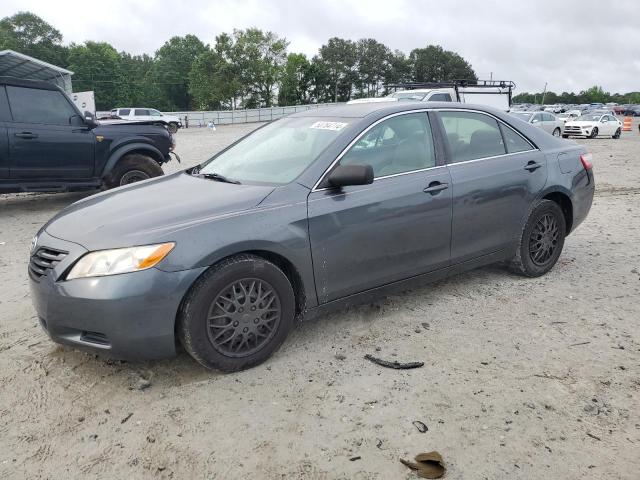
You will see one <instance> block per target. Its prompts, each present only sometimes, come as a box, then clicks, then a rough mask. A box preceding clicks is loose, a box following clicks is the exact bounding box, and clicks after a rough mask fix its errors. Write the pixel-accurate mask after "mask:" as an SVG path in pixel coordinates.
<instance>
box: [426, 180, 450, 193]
mask: <svg viewBox="0 0 640 480" xmlns="http://www.w3.org/2000/svg"><path fill="white" fill-rule="evenodd" d="M447 188H449V184H448V183H441V182H431V183H430V184H429V186H428V187H427V188H425V189H424V190H423V192H425V193H430V194H431V195H437V194H438V193H439V192H441V191H442V190H446V189H447Z"/></svg>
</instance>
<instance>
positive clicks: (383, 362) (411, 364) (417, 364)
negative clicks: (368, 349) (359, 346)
mask: <svg viewBox="0 0 640 480" xmlns="http://www.w3.org/2000/svg"><path fill="white" fill-rule="evenodd" d="M364 358H366V359H367V360H369V361H370V362H373V363H376V364H378V365H380V366H382V367H386V368H395V369H396V370H408V369H411V368H420V367H422V366H424V362H408V363H400V362H398V361H393V362H390V361H388V360H382V359H381V358H376V357H374V356H373V355H369V354H366V355H365V356H364Z"/></svg>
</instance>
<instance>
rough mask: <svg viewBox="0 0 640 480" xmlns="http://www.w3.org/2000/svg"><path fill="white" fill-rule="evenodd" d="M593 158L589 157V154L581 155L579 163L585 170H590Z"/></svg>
mask: <svg viewBox="0 0 640 480" xmlns="http://www.w3.org/2000/svg"><path fill="white" fill-rule="evenodd" d="M592 158H593V157H592V156H591V154H590V153H585V154H583V155H580V161H581V162H582V166H583V167H584V169H585V170H591V169H592V168H593V163H591V159H592Z"/></svg>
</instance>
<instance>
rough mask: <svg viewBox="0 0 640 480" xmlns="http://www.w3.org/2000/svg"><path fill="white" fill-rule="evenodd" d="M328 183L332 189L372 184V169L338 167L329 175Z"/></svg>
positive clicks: (368, 166)
mask: <svg viewBox="0 0 640 480" xmlns="http://www.w3.org/2000/svg"><path fill="white" fill-rule="evenodd" d="M328 181H329V185H331V186H332V187H346V186H348V185H368V184H370V183H373V167H372V166H371V165H338V166H337V167H336V168H335V169H334V170H333V172H331V174H330V175H329V179H328Z"/></svg>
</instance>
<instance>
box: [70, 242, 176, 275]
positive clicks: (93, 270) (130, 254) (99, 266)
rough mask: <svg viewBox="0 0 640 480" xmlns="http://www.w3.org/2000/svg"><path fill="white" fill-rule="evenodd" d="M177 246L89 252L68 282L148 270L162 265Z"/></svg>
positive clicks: (80, 261) (151, 246)
mask: <svg viewBox="0 0 640 480" xmlns="http://www.w3.org/2000/svg"><path fill="white" fill-rule="evenodd" d="M175 245H176V244H175V243H173V242H171V243H161V244H158V245H145V246H143V247H131V248H117V249H114V250H99V251H97V252H89V253H87V254H86V255H85V256H84V257H82V258H81V259H80V260H78V261H77V262H76V264H75V265H74V266H73V268H72V269H71V271H70V272H69V274H68V275H67V280H72V279H74V278H85V277H102V276H105V275H117V274H118V273H130V272H137V271H139V270H146V269H148V268H151V267H153V266H155V265H157V264H158V263H160V261H161V260H162V259H163V258H164V257H166V256H167V255H168V254H169V252H170V251H171V250H173V247H175Z"/></svg>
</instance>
